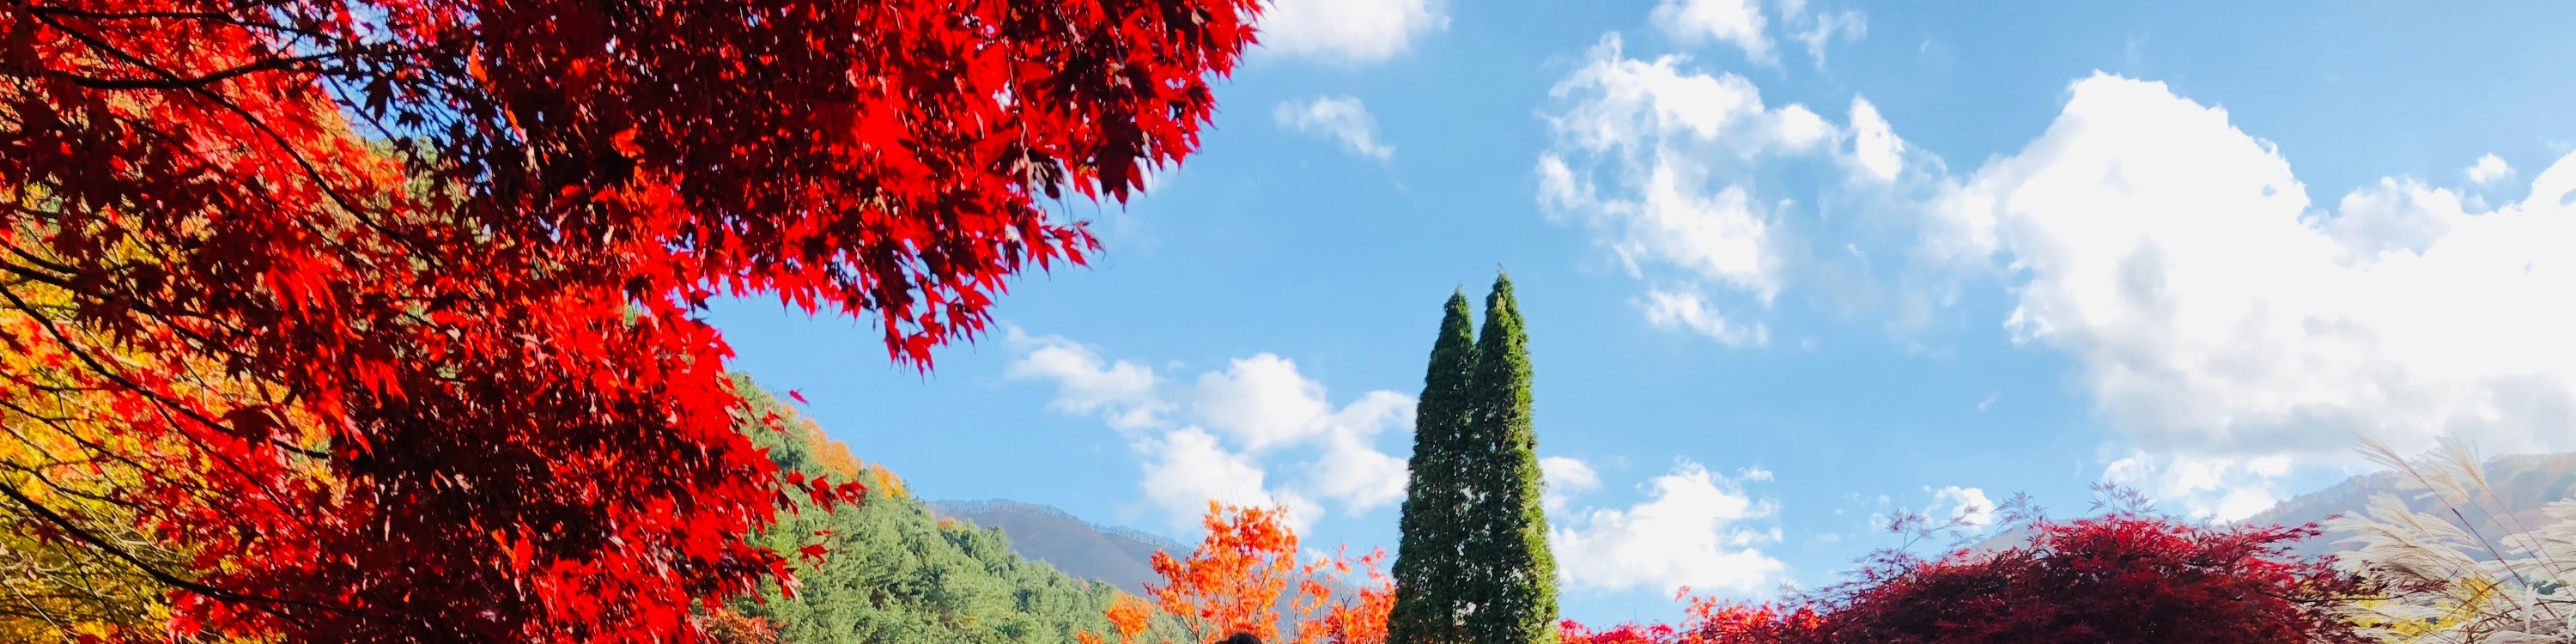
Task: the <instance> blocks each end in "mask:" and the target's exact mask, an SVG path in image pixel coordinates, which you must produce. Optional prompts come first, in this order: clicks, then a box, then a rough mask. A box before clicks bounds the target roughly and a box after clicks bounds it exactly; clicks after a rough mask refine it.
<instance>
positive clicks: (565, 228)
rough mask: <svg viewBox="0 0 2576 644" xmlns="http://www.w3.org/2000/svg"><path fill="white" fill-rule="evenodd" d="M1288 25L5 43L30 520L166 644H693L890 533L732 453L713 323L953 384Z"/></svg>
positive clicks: (4, 262)
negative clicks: (249, 642) (948, 368)
mask: <svg viewBox="0 0 2576 644" xmlns="http://www.w3.org/2000/svg"><path fill="white" fill-rule="evenodd" d="M1256 11H1257V6H1256V5H1255V4H1254V3H1253V2H1251V0H1158V1H1147V0H1085V1H1077V2H1060V3H1015V2H1004V1H1001V0H900V1H894V2H866V3H836V2H810V1H799V0H782V1H762V2H748V3H746V2H734V1H726V2H691V1H651V0H647V1H640V2H618V3H569V2H510V3H496V2H481V3H475V2H447V1H443V0H388V1H384V2H337V1H319V0H304V1H293V0H272V1H259V0H252V1H248V2H231V1H227V2H206V1H199V0H36V1H34V2H14V3H9V4H6V5H0V194H6V195H7V199H8V201H9V204H8V206H9V207H8V209H7V210H5V211H0V247H5V248H0V345H5V346H6V353H7V355H9V356H10V357H12V359H11V360H8V361H5V362H0V421H5V423H6V425H7V427H8V428H9V429H10V430H11V431H10V432H8V435H9V436H11V437H13V438H6V439H0V440H17V441H20V442H21V444H19V445H17V446H14V447H13V448H12V451H8V452H7V455H10V458H11V460H9V461H8V462H7V463H6V465H7V466H8V471H7V472H6V473H5V475H0V513H5V515H6V516H7V517H8V520H9V521H11V522H13V523H14V524H16V525H24V526H29V527H28V528H26V529H27V530H28V531H29V533H30V534H32V535H34V536H36V537H37V538H38V539H40V540H42V541H43V542H45V543H46V544H48V545H49V547H54V548H66V549H70V550H73V551H79V552H84V553H88V556H91V557H92V558H94V559H102V560H109V561H113V562H118V565H123V566H128V567H129V568H131V569H132V570H133V571H134V573H135V574H134V575H133V577H135V578H136V579H141V580H148V581H149V582H150V583H152V584H154V585H156V586H158V587H159V588H160V589H162V590H167V591H169V592H168V594H167V597H168V598H169V599H170V600H171V605H170V611H169V614H168V617H167V621H166V623H165V624H157V625H149V628H145V629H142V632H128V633H126V635H128V636H133V637H146V638H151V637H157V636H158V635H160V634H161V632H162V629H164V628H166V629H167V630H168V631H169V632H172V633H176V634H179V635H187V634H191V633H209V634H240V635H248V636H263V637H264V636H277V637H284V638H287V639H293V640H303V641H351V642H382V641H664V640H673V639H690V638H694V637H695V636H697V635H698V634H699V627H698V626H697V622H695V621H693V620H692V619H690V614H691V611H692V607H693V606H697V605H700V604H703V603H705V602H708V601H710V600H715V599H720V598H724V597H732V596H738V595H741V594H743V593H745V592H747V591H749V590H751V589H753V588H754V587H755V586H756V585H757V584H760V583H763V582H764V580H771V579H777V578H779V577H781V576H782V575H783V573H784V567H783V563H784V560H783V559H782V557H781V556H780V555H778V554H777V553H774V552H770V551H768V550H766V549H763V548H759V547H755V546H753V545H751V544H749V543H748V542H746V540H745V536H746V535H747V534H750V533H751V532H753V531H755V530H758V529H760V528H762V527H764V526H768V525H771V524H773V523H774V522H775V521H776V516H777V513H778V512H779V511H781V510H782V509H784V508H789V507H792V506H793V504H794V499H796V498H807V499H811V500H817V501H824V502H826V505H828V503H829V502H830V501H832V500H835V499H851V498H855V497H854V496H853V495H854V493H855V488H854V487H853V486H850V485H845V484H839V483H828V482H825V481H821V480H810V479H807V478H805V477H802V476H783V475H781V474H780V473H779V472H778V471H777V469H776V467H775V466H774V465H773V464H771V463H770V462H769V461H767V460H766V459H764V458H762V457H761V456H760V455H759V454H758V453H757V452H756V451H754V450H753V449H751V447H750V445H749V443H747V442H746V440H745V439H744V438H743V437H742V436H741V435H740V434H738V433H736V432H735V431H734V429H733V428H734V425H735V423H736V422H737V421H738V420H741V419H739V418H737V410H738V404H737V403H738V397H737V395H736V393H735V391H734V390H733V389H732V387H731V386H730V385H729V384H728V381H727V380H726V378H725V376H724V371H723V370H724V363H725V359H726V358H727V357H728V355H729V351H728V350H727V349H726V347H725V344H724V342H723V339H722V338H721V337H720V336H719V334H718V333H717V332H716V330H715V329H713V328H712V327H710V326H708V325H707V324H706V323H705V322H703V321H702V320H701V319H700V317H701V314H702V313H703V311H704V309H705V306H706V305H707V303H708V302H709V301H710V300H711V299H712V298H716V297H720V296H726V295H758V296H771V297H777V298H779V300H780V301H782V302H784V303H787V304H789V305H792V306H796V307H800V308H802V309H804V310H807V311H817V310H821V309H830V310H833V311H836V312H842V313H847V314H852V315H863V316H866V317H869V318H872V319H873V320H874V321H876V322H877V323H878V324H879V325H880V326H881V327H882V328H883V330H884V333H885V343H886V346H887V348H888V350H889V351H890V352H891V353H892V354H893V355H894V356H895V358H896V359H898V360H903V361H909V362H912V363H914V364H919V365H922V366H924V367H926V366H927V365H928V361H929V360H930V353H929V350H930V348H931V347H932V346H934V345H937V344H939V343H941V342H944V341H947V340H950V339H954V338H959V337H966V336H970V335H973V334H975V333H977V332H978V331H979V330H981V329H982V328H984V326H985V325H986V323H987V321H988V320H989V314H988V313H987V306H988V305H989V304H991V302H992V298H993V297H994V296H995V295H997V294H999V293H1000V292H1001V291H1002V290H1003V289H1004V288H1005V281H1004V280H1005V279H1006V278H1008V277H1009V276H1011V275H1013V274H1016V273H1018V272H1020V271H1022V270H1024V269H1026V268H1029V267H1032V266H1034V267H1039V268H1046V267H1052V266H1057V265H1061V264H1063V263H1068V262H1069V263H1080V262H1081V261H1083V257H1084V253H1085V252H1087V251H1090V250H1092V249H1093V248H1094V246H1095V242H1094V241H1093V239H1092V237H1091V236H1090V234H1089V233H1087V232H1086V231H1085V230H1084V229H1083V228H1082V227H1081V226H1080V225H1078V224H1071V223H1065V222H1058V221H1053V220H1051V219H1049V218H1048V217H1047V215H1046V214H1045V212H1043V211H1042V210H1041V209H1040V203H1041V201H1042V200H1046V199H1058V198H1063V197H1065V196H1067V193H1068V192H1069V193H1072V194H1073V195H1080V196H1087V197H1090V198H1095V199H1096V198H1100V197H1108V198H1112V199H1121V200H1123V199H1125V198H1126V197H1127V196H1128V195H1130V194H1131V193H1132V192H1133V191H1135V190H1136V189H1138V188H1139V187H1141V186H1142V185H1143V184H1142V181H1143V179H1142V177H1143V175H1142V173H1143V172H1144V171H1145V170H1146V169H1148V168H1151V167H1154V166H1157V165H1160V164H1166V163H1173V162H1178V161H1180V160H1181V159H1182V158H1183V157H1185V156H1187V155H1188V154H1189V153H1190V152H1192V151H1193V150H1194V149H1195V148H1196V146H1197V134H1196V132H1197V131H1198V129H1199V128H1200V127H1202V126H1203V125H1204V124H1205V123H1206V122H1207V120H1208V118H1209V117H1210V115H1211V114H1212V113H1213V109H1214V105H1215V103H1214V100H1213V97H1212V95H1211V94H1210V90H1209V84H1208V83H1209V81H1210V79H1211V77H1213V76H1217V75H1221V74H1224V73H1226V72H1227V71H1228V70H1229V69H1231V68H1232V66H1233V65H1234V63H1235V62H1236V60H1237V59H1238V57H1239V56H1240V55H1241V53H1242V50H1243V48H1244V47H1245V46H1246V45H1247V44H1248V43H1249V42H1250V40H1251V27H1250V23H1249V19H1250V18H1251V17H1252V15H1253V14H1254V12H1256ZM37 430H41V431H42V432H44V433H45V435H46V436H47V438H45V439H44V443H43V444H42V445H38V444H36V443H35V442H33V441H31V440H30V439H27V438H25V437H27V436H32V435H34V433H33V432H36V431H37ZM73 498H80V499H90V500H93V501H95V502H94V503H88V502H73V501H69V500H67V499H73ZM119 535H133V536H119ZM138 540H139V541H138ZM179 555H184V556H179Z"/></svg>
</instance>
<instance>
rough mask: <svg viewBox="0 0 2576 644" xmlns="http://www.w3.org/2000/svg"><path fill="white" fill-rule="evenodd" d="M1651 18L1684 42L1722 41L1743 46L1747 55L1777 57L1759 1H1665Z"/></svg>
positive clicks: (1767, 59) (1757, 58)
mask: <svg viewBox="0 0 2576 644" xmlns="http://www.w3.org/2000/svg"><path fill="white" fill-rule="evenodd" d="M1650 17H1651V18H1652V19H1653V20H1654V21H1655V24H1657V25H1661V26H1662V27H1663V28H1664V32H1665V33H1668V34H1672V36H1673V37H1674V38H1678V39H1680V40H1681V41H1682V42H1685V43H1695V42H1704V41H1708V40H1721V41H1726V42H1731V43H1735V45H1736V46H1738V47H1743V48H1744V57H1745V58H1749V59H1752V60H1755V61H1760V62H1770V61H1772V60H1774V59H1773V58H1772V55H1771V40H1770V38H1769V37H1768V36H1765V35H1764V34H1763V28H1764V26H1765V23H1764V21H1763V19H1762V8H1761V7H1759V6H1757V3H1756V0H1663V1H1662V2H1658V3H1656V4H1655V12H1654V13H1653V14H1652V15H1651V16H1650Z"/></svg>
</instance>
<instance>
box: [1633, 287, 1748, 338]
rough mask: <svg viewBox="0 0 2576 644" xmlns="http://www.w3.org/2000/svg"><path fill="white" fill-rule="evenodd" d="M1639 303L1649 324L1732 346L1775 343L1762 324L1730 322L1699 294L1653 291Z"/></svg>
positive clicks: (1647, 293)
mask: <svg viewBox="0 0 2576 644" xmlns="http://www.w3.org/2000/svg"><path fill="white" fill-rule="evenodd" d="M1637 304H1638V306H1640V307H1643V308H1645V310H1646V322H1647V323H1648V324H1653V325H1655V326H1656V327H1660V328H1666V329H1672V328H1681V329H1689V330H1692V331H1696V332H1698V333H1699V334H1700V335H1704V336H1708V337H1709V338H1710V339H1713V340H1716V341H1718V342H1719V343H1723V344H1725V345H1727V346H1730V347H1740V346H1745V345H1748V344H1749V345H1755V346H1760V345H1764V344H1769V343H1770V342H1771V330H1770V329H1769V328H1766V327H1764V326H1763V325H1761V324H1760V323H1756V324H1753V325H1752V326H1749V327H1748V326H1745V325H1742V324H1737V323H1735V322H1733V321H1730V320H1727V319H1726V316H1725V315H1724V314H1721V313H1719V312H1718V310H1717V307H1714V306H1711V305H1709V303H1708V302H1707V301H1705V300H1702V299H1700V296H1699V294H1698V293H1689V292H1673V291H1665V290H1660V289H1657V290H1650V291H1647V292H1646V298H1645V299H1644V300H1642V301H1639V302H1638V303H1637Z"/></svg>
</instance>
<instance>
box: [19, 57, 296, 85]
mask: <svg viewBox="0 0 2576 644" xmlns="http://www.w3.org/2000/svg"><path fill="white" fill-rule="evenodd" d="M346 55H347V52H343V51H331V52H324V53H319V54H312V55H307V56H294V57H289V58H270V59H267V60H262V61H259V62H256V63H251V64H248V65H242V66H239V67H233V68H230V69H224V70H221V71H216V72H212V73H208V74H205V75H203V76H196V77H177V74H173V73H168V72H164V75H165V76H170V77H169V78H163V79H159V80H144V79H122V78H96V77H91V76H83V75H80V74H74V73H71V72H66V71H53V70H48V71H49V72H50V73H51V75H53V76H54V77H56V78H61V79H65V80H69V81H71V82H72V84H75V85H79V86H82V87H87V88H90V89H100V90H138V89H148V90H165V91H166V90H183V89H197V88H200V87H203V86H206V85H212V84H215V83H220V82H223V81H226V80H231V79H234V78H239V77H242V76H247V75H251V74H256V73H260V72H271V71H294V70H295V68H296V67H297V66H299V65H303V64H305V63H311V62H316V61H322V60H328V59H331V58H335V57H342V56H346ZM154 71H162V70H158V69H156V70H154ZM305 71H308V72H310V73H317V74H318V73H320V70H305Z"/></svg>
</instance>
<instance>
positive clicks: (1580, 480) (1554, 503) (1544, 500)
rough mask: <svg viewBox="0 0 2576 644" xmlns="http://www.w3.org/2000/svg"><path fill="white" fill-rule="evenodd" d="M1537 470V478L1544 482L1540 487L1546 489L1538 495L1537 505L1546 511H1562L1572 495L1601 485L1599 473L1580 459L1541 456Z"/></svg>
mask: <svg viewBox="0 0 2576 644" xmlns="http://www.w3.org/2000/svg"><path fill="white" fill-rule="evenodd" d="M1538 471H1539V480H1540V481H1541V482H1542V483H1544V485H1542V486H1541V487H1542V489H1544V490H1546V491H1545V492H1544V493H1543V494H1541V495H1540V497H1539V505H1541V506H1543V507H1545V508H1546V509H1547V511H1548V512H1552V513H1553V512H1563V511H1564V510H1565V504H1566V502H1567V501H1568V500H1571V499H1573V498H1574V495H1577V494H1582V493H1584V492H1589V491H1592V490H1593V489H1596V488H1599V487H1601V474H1600V473H1598V472H1594V471H1592V466H1591V465H1590V464H1587V463H1584V462H1583V460H1582V459H1578V458H1572V457H1566V456H1548V457H1542V458H1540V459H1538Z"/></svg>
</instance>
